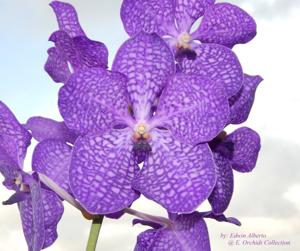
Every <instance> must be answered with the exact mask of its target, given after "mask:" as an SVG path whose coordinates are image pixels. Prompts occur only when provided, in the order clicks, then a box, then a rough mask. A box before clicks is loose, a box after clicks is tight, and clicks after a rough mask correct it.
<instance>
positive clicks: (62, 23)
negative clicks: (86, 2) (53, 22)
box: [50, 1, 85, 37]
mask: <svg viewBox="0 0 300 251" xmlns="http://www.w3.org/2000/svg"><path fill="white" fill-rule="evenodd" d="M50 6H51V7H52V8H53V10H54V12H55V15H56V18H57V22H58V25H59V29H60V30H63V31H65V32H67V33H68V34H69V36H71V37H76V36H85V33H84V31H83V30H82V28H81V26H80V24H79V21H78V16H77V13H76V10H75V9H74V7H73V6H72V5H71V4H69V3H63V2H59V1H54V2H52V3H51V4H50Z"/></svg>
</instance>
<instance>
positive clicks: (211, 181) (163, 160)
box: [133, 129, 216, 213]
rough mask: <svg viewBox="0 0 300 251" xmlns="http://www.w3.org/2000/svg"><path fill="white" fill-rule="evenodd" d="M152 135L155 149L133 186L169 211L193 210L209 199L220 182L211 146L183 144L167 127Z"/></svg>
mask: <svg viewBox="0 0 300 251" xmlns="http://www.w3.org/2000/svg"><path fill="white" fill-rule="evenodd" d="M151 135H152V141H151V142H150V145H151V147H152V152H151V153H150V154H149V156H148V158H147V159H146V160H145V164H144V167H143V168H142V170H141V171H140V172H139V173H138V174H137V175H136V177H135V179H134V181H133V188H134V189H136V190H138V191H139V192H141V193H142V194H143V195H145V196H146V197H147V198H149V199H151V200H154V201H156V202H157V203H159V204H160V205H162V206H163V207H165V208H166V209H167V210H168V211H169V212H173V213H189V212H193V211H194V210H195V209H196V208H197V207H198V206H199V205H200V204H201V203H202V202H203V201H204V200H206V199H207V198H208V196H209V195H210V193H211V191H212V189H213V187H214V185H215V181H216V173H215V164H214V160H213V156H212V153H211V151H210V149H209V147H208V145H207V144H199V145H197V146H194V147H193V146H191V145H186V144H182V143H181V142H179V141H178V140H176V139H174V138H173V137H172V135H171V133H170V132H168V131H167V130H158V129H154V130H152V132H151Z"/></svg>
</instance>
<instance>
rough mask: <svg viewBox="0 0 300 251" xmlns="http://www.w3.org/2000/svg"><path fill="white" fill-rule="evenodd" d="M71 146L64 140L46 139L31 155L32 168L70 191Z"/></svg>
mask: <svg viewBox="0 0 300 251" xmlns="http://www.w3.org/2000/svg"><path fill="white" fill-rule="evenodd" d="M71 154H72V147H71V146H69V145H67V144H66V143H65V142H64V141H61V140H57V139H48V140H44V141H42V142H41V143H39V144H38V145H37V146H36V148H35V149H34V152H33V155H32V169H33V170H34V171H36V172H39V173H42V174H44V175H46V176H47V177H49V178H50V179H51V180H53V181H54V182H55V183H56V184H57V185H59V186H60V187H61V188H63V189H65V190H66V191H69V192H71V191H70V186H69V167H70V162H71Z"/></svg>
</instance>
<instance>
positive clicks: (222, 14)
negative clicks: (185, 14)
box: [193, 3, 256, 48]
mask: <svg viewBox="0 0 300 251" xmlns="http://www.w3.org/2000/svg"><path fill="white" fill-rule="evenodd" d="M255 36H256V23H255V21H254V19H253V18H252V17H251V16H250V15H249V14H248V13H246V12H245V11H244V10H242V9H241V8H239V7H237V6H235V5H232V4H229V3H217V4H214V5H212V6H210V7H209V8H207V10H206V11H205V14H204V16H203V19H202V22H201V25H200V27H199V29H198V30H196V31H195V33H194V34H193V38H195V39H199V40H200V41H201V42H203V43H216V44H222V45H225V46H228V47H230V48H231V47H233V46H234V45H236V44H245V43H247V42H249V41H250V40H252V39H253V38H254V37H255Z"/></svg>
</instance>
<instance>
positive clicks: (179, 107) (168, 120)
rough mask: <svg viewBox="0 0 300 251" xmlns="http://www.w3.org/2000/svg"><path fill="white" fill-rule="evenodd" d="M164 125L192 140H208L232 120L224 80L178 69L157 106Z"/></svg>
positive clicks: (182, 138) (187, 140)
mask: <svg viewBox="0 0 300 251" xmlns="http://www.w3.org/2000/svg"><path fill="white" fill-rule="evenodd" d="M157 116H158V117H162V118H163V119H161V122H160V125H162V126H164V127H167V128H168V129H169V130H170V131H171V132H172V133H173V134H174V136H175V137H177V138H180V140H181V141H183V142H186V143H189V144H197V143H199V142H208V141H209V140H211V139H213V138H214V137H216V136H217V135H218V134H219V133H220V132H221V131H222V130H223V128H224V126H225V125H226V123H227V121H228V116H229V105H228V100H227V98H226V94H225V90H224V88H223V86H222V85H221V84H220V83H215V82H213V81H212V80H210V79H207V78H203V77H200V76H198V75H195V74H194V75H193V74H182V73H178V74H176V75H175V77H174V78H173V79H172V80H170V82H169V84H168V86H167V87H166V89H165V90H164V91H163V93H162V95H161V98H160V102H159V104H158V107H157Z"/></svg>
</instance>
